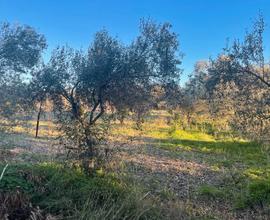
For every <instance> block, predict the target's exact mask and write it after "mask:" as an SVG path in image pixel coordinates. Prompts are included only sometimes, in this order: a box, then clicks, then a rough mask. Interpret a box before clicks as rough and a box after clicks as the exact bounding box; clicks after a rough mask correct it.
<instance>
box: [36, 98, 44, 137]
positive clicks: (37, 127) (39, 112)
mask: <svg viewBox="0 0 270 220" xmlns="http://www.w3.org/2000/svg"><path fill="white" fill-rule="evenodd" d="M41 112H42V102H40V105H39V110H38V115H37V124H36V136H35V137H36V138H37V137H38V131H39V121H40V115H41Z"/></svg>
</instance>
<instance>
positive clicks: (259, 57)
mask: <svg viewBox="0 0 270 220" xmlns="http://www.w3.org/2000/svg"><path fill="white" fill-rule="evenodd" d="M264 26H265V24H264V20H263V18H262V16H260V17H259V18H258V19H257V20H256V22H255V23H254V26H253V29H252V30H251V31H249V32H247V33H246V35H245V37H244V40H243V41H242V42H241V41H240V40H236V41H235V42H234V43H233V44H232V45H231V46H229V47H227V48H226V49H225V50H224V51H223V53H222V54H220V55H219V56H218V58H217V59H215V60H212V61H211V66H210V68H209V79H208V81H207V88H208V92H209V94H210V96H212V97H213V96H215V97H216V99H215V100H223V101H222V102H223V104H221V102H220V101H219V102H220V106H225V105H226V109H227V110H229V111H230V115H231V120H230V124H231V126H232V128H234V129H236V130H237V131H238V132H240V133H241V134H242V135H244V136H247V137H250V138H252V139H261V140H262V139H264V138H266V137H267V136H269V134H270V133H269V131H270V129H269V128H270V118H269V107H270V103H269V94H270V93H269V89H270V84H269V83H270V81H269V80H270V68H269V64H267V62H266V60H265V52H264V44H263V33H264ZM226 88H229V90H228V89H226ZM217 95H218V96H217ZM225 98H226V101H225ZM227 115H228V114H227Z"/></svg>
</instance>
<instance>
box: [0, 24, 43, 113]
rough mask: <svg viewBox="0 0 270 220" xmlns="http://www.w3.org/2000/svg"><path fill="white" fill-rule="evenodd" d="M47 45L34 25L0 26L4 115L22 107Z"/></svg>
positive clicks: (0, 91) (1, 108)
mask: <svg viewBox="0 0 270 220" xmlns="http://www.w3.org/2000/svg"><path fill="white" fill-rule="evenodd" d="M45 48H46V41H45V38H44V36H43V35H41V34H39V33H37V32H36V30H35V29H33V28H32V27H30V26H24V25H10V24H9V23H4V24H2V26H1V28H0V115H1V117H9V116H11V115H12V114H13V113H14V112H16V111H18V110H20V104H22V103H23V102H22V101H23V100H24V98H23V97H22V96H23V95H24V94H26V87H27V86H26V81H27V77H28V76H30V74H31V71H32V70H33V69H34V68H35V67H36V65H37V64H38V63H39V61H40V59H41V53H42V51H43V50H44V49H45Z"/></svg>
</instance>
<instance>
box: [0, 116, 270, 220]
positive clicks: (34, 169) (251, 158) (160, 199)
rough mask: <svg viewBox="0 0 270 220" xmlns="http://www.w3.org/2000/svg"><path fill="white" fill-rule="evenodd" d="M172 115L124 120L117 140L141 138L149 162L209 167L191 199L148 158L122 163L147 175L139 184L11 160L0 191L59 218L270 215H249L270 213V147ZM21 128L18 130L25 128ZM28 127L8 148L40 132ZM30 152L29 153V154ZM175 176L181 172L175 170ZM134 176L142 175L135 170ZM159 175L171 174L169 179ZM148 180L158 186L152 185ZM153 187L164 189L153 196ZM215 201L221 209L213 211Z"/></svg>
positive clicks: (116, 129)
mask: <svg viewBox="0 0 270 220" xmlns="http://www.w3.org/2000/svg"><path fill="white" fill-rule="evenodd" d="M166 117H168V115H167V114H166V113H164V112H162V114H159V112H154V113H153V114H152V116H151V117H149V118H147V120H146V123H144V125H143V130H142V131H139V130H136V129H135V124H134V122H132V121H130V120H128V121H125V123H124V126H121V125H120V124H119V123H114V124H113V125H112V127H113V130H112V137H111V138H112V140H117V141H118V139H119V140H120V141H123V142H125V140H124V139H125V138H127V139H135V140H137V139H138V140H141V141H142V142H139V143H143V144H144V145H145V146H146V147H148V148H150V149H151V150H147V149H145V148H143V150H142V151H140V152H139V153H143V154H145V156H146V157H147V156H151V158H152V159H153V160H150V162H154V161H155V158H156V156H160V157H161V158H160V159H163V160H164V161H165V162H168V164H169V162H170V161H169V160H176V161H184V162H185V161H186V162H190V161H192V162H193V163H195V164H198V165H202V166H204V167H207V169H209V172H212V174H211V175H213V176H214V180H213V181H212V180H211V179H209V180H208V179H206V180H205V181H204V182H202V183H200V184H194V187H195V188H192V190H193V191H191V193H190V194H189V195H188V196H189V197H188V198H182V197H180V199H179V198H178V197H177V195H176V193H179V194H180V195H181V190H185V189H181V188H177V187H176V188H177V190H178V191H174V188H173V189H172V188H171V187H170V186H171V184H172V183H171V182H170V179H166V178H168V177H167V174H170V173H169V172H171V171H169V170H168V171H166V172H167V173H165V172H164V173H163V174H162V175H161V173H162V171H160V172H159V173H158V175H154V173H153V172H150V171H149V170H147V171H146V172H145V170H146V169H145V168H143V166H144V164H141V166H142V167H140V169H139V168H138V169H137V168H136V167H134V169H130V170H125V168H123V170H124V172H126V173H125V175H126V176H129V175H133V174H134V173H136V172H137V171H136V170H138V173H141V175H142V176H143V178H142V180H138V183H141V185H137V182H136V184H133V182H132V178H131V179H129V178H126V179H124V180H123V179H121V178H119V176H115V174H114V175H112V174H108V173H106V172H105V173H102V172H100V173H99V174H97V175H96V176H95V177H94V178H89V177H87V176H85V175H84V174H82V173H81V172H80V171H79V170H76V169H73V168H72V169H71V168H66V167H63V165H62V164H58V163H40V161H46V157H43V159H42V160H41V159H39V158H37V159H35V163H34V164H33V165H22V164H20V165H11V166H10V167H9V169H8V170H7V173H6V174H5V176H4V178H3V181H1V182H0V190H1V192H2V193H5V194H7V195H10V194H15V192H17V190H18V189H19V191H20V192H21V193H22V194H23V195H24V197H23V198H25V200H26V201H29V202H31V203H32V204H33V205H34V207H40V209H41V210H42V212H44V213H50V214H51V215H53V216H60V219H62V218H64V219H125V218H126V219H151V218H152V219H186V218H190V219H192V216H193V217H194V216H195V217H194V219H198V218H199V217H201V219H204V218H205V219H212V218H214V219H223V218H227V217H228V215H229V214H230V216H235V215H237V214H236V213H240V216H241V215H243V213H246V212H250V213H255V215H258V213H257V212H258V210H261V211H262V212H263V213H264V214H263V215H262V216H263V217H260V215H258V216H257V217H254V216H251V217H250V218H254V219H256V218H258V219H260V218H261V219H263V218H264V217H265V216H267V215H268V214H270V213H269V210H270V151H269V146H267V145H263V144H260V143H256V142H250V141H247V140H241V139H236V138H234V139H232V138H230V137H227V138H222V139H216V138H215V137H213V136H212V135H209V134H205V133H203V132H200V131H196V130H182V129H179V128H178V129H176V128H175V127H172V126H170V125H168V124H167V123H166ZM30 124H31V123H30ZM41 124H42V126H43V127H41V133H40V134H41V136H42V138H46V137H47V136H48V135H49V133H46V132H47V131H46V129H47V127H46V126H49V124H48V123H47V122H46V123H41ZM33 128H34V123H32V127H31V129H33ZM19 130H20V129H19ZM19 130H18V132H19V133H20V132H22V131H19ZM22 130H23V133H24V135H19V136H17V135H15V136H16V137H15V136H14V135H13V134H12V135H11V136H10V137H8V138H6V139H10V142H9V144H7V145H6V147H5V148H6V149H12V146H14V145H16V144H18V143H19V142H20V141H21V140H20V139H24V138H27V137H29V134H30V136H31V135H32V136H33V132H32V133H31V132H30V133H27V131H26V130H24V129H22ZM42 130H45V131H42ZM26 133H27V135H28V136H27V135H26ZM20 134H21V133H20ZM14 137H15V139H14ZM40 140H41V139H40ZM127 143H129V142H127ZM22 147H23V146H22ZM155 150H156V151H155ZM153 152H155V153H157V154H153ZM24 154H25V153H24ZM25 156H26V158H27V157H28V155H27V154H26V155H25ZM21 157H23V155H21ZM37 157H40V156H39V155H37ZM133 157H136V154H134V155H133ZM31 158H34V155H32V156H31ZM44 158H45V159H44ZM165 159H166V160H165ZM26 160H27V159H26ZM30 161H33V159H32V160H30ZM37 162H38V164H36V163H37ZM135 168H136V169H135ZM190 169H193V168H190ZM0 170H1V167H0ZM132 170H133V171H132ZM144 172H145V173H144ZM147 172H148V173H147ZM179 172H180V171H179ZM170 175H172V176H174V175H176V176H177V174H175V173H171V174H170ZM184 175H185V177H186V178H191V182H192V181H193V180H196V181H197V179H198V180H199V179H200V178H201V177H199V176H192V175H187V174H184ZM196 175H199V174H196ZM211 175H209V176H206V177H204V178H208V177H211ZM135 178H138V177H136V175H135ZM157 178H161V179H164V178H165V179H166V181H165V180H164V181H159V180H158V179H157ZM146 179H148V180H149V183H151V184H145V183H146ZM140 181H141V182H140ZM167 183H168V184H167ZM178 183H179V182H177V184H178ZM180 183H181V182H180ZM192 184H193V183H192ZM63 189H65V190H63ZM152 191H155V192H157V193H153V194H151V193H150V194H148V192H152ZM179 191H180V192H179ZM145 195H147V196H145ZM0 200H1V198H0ZM182 200H183V201H182ZM184 200H186V201H184ZM169 204H170V205H169ZM202 204H205V207H203V206H201V205H202ZM169 206H170V207H169ZM223 206H226V210H228V213H225V214H226V215H225V216H223V215H222V214H221V215H220V214H218V211H219V210H218V209H223ZM209 207H214V208H212V209H211V210H210V211H208V212H206V210H207V209H208V208H209ZM172 209H174V210H179V209H180V210H181V211H180V212H182V210H183V212H182V214H183V216H181V217H172V215H171V214H170V213H169V212H173V210H172ZM209 209H210V208H209ZM0 213H1V212H0ZM178 213H179V212H178ZM241 213H242V214H241ZM267 213H268V214H267ZM168 216H170V217H168ZM187 216H189V217H187ZM198 216H199V217H198ZM197 217H198V218H197ZM232 218H234V217H232ZM235 218H236V219H237V217H235Z"/></svg>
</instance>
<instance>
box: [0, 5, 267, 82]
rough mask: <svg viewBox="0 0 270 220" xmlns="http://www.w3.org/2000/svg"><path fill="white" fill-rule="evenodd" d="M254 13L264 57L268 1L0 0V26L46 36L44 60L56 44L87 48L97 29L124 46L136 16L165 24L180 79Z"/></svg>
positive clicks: (239, 30)
mask: <svg viewBox="0 0 270 220" xmlns="http://www.w3.org/2000/svg"><path fill="white" fill-rule="evenodd" d="M259 11H261V12H262V14H263V15H264V17H265V21H266V23H267V25H268V27H267V31H266V33H265V44H266V46H267V45H268V47H267V48H266V51H267V55H269V56H268V57H270V53H269V51H270V50H269V49H270V42H269V41H270V0H219V1H218V0H133V1H131V0H0V22H3V21H9V22H12V23H20V24H29V25H31V26H33V27H35V28H36V29H37V30H38V31H39V32H41V33H43V34H44V35H45V36H46V38H47V41H48V45H49V48H48V50H47V52H46V54H45V57H48V54H49V53H50V51H51V50H52V49H53V48H54V47H56V46H57V45H64V44H68V45H70V46H72V47H75V48H87V46H88V45H89V43H90V42H91V39H92V37H93V35H94V33H95V32H96V31H98V30H100V29H102V28H106V29H108V30H109V32H110V33H111V34H112V35H116V36H118V37H119V39H121V40H122V41H123V42H125V43H128V42H130V41H131V40H132V39H133V38H134V37H135V36H136V35H137V34H138V24H139V20H140V18H152V19H153V20H155V21H157V22H170V23H171V24H172V25H173V30H174V31H175V32H177V33H178V34H179V40H180V45H181V51H182V52H183V53H184V54H185V56H184V59H183V64H182V68H183V69H184V76H183V81H185V80H186V76H187V75H188V74H189V73H190V72H191V71H192V69H193V65H194V63H195V62H196V61H197V60H203V59H208V58H209V57H210V56H212V57H214V56H215V55H217V54H218V53H219V52H220V51H221V49H222V48H223V47H224V46H225V44H226V39H227V38H230V39H234V38H241V37H243V35H244V33H245V30H246V29H247V28H249V27H250V26H251V24H252V22H253V20H254V19H255V18H256V16H257V15H258V13H259Z"/></svg>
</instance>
